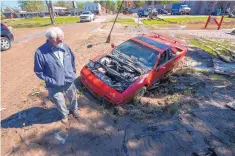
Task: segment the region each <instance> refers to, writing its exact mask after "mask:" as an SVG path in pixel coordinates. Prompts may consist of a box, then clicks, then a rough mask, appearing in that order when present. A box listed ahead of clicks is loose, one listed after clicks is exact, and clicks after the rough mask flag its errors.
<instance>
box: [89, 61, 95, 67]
mask: <svg viewBox="0 0 235 156" xmlns="http://www.w3.org/2000/svg"><path fill="white" fill-rule="evenodd" d="M87 66H88V67H90V68H94V67H95V62H93V61H91V60H90V61H89V63H88V64H87Z"/></svg>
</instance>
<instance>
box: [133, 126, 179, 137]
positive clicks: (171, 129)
mask: <svg viewBox="0 0 235 156" xmlns="http://www.w3.org/2000/svg"><path fill="white" fill-rule="evenodd" d="M174 130H177V127H176V126H174V125H173V126H170V127H168V128H165V129H163V130H159V131H156V132H150V133H146V134H139V135H135V136H134V137H135V138H137V139H140V138H143V137H146V136H154V135H160V134H162V133H164V132H169V131H174Z"/></svg>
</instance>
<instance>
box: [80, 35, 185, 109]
mask: <svg viewBox="0 0 235 156" xmlns="http://www.w3.org/2000/svg"><path fill="white" fill-rule="evenodd" d="M112 48H113V49H112V50H111V52H109V53H107V54H105V55H103V56H97V57H96V58H95V59H93V60H90V61H89V63H88V64H87V65H85V66H84V67H83V68H82V70H81V73H80V76H81V82H82V84H83V86H84V87H85V88H87V89H88V90H89V91H90V92H91V93H92V94H94V95H95V96H97V97H100V98H102V99H105V100H106V101H108V102H110V103H113V104H117V105H121V104H125V103H128V102H130V101H131V100H132V99H136V98H139V97H141V96H142V95H144V93H145V92H146V90H147V89H148V88H150V87H153V86H154V85H155V84H157V83H158V81H159V79H161V78H162V77H163V76H164V75H165V74H166V73H167V72H169V71H170V70H171V69H172V68H174V66H175V65H176V63H177V62H178V61H179V60H181V59H182V58H183V56H184V55H185V54H186V52H187V48H186V47H185V46H183V45H182V44H181V42H180V41H178V40H176V39H174V38H171V37H167V36H163V35H160V34H154V35H141V36H137V37H134V38H131V39H129V40H127V41H125V42H123V43H122V44H120V45H118V46H117V47H116V46H114V45H113V44H112Z"/></svg>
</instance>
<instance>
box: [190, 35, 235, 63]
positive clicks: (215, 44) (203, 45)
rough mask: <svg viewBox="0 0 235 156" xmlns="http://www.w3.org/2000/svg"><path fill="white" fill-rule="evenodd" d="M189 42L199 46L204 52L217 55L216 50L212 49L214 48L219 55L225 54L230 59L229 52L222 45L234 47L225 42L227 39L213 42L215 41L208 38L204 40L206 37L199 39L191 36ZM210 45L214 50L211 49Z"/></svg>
mask: <svg viewBox="0 0 235 156" xmlns="http://www.w3.org/2000/svg"><path fill="white" fill-rule="evenodd" d="M189 42H190V43H191V44H192V45H194V46H196V47H198V48H201V49H202V50H204V51H205V52H207V53H209V54H211V55H213V56H215V57H218V56H217V54H216V52H215V51H214V50H215V49H216V51H217V52H218V53H219V54H220V55H224V56H227V57H229V58H231V59H232V56H231V55H230V52H229V51H228V50H226V49H225V48H224V47H227V48H230V49H234V47H233V46H230V45H229V43H227V41H225V42H215V41H210V40H206V39H201V41H200V40H198V39H196V38H193V39H190V40H189ZM226 44H228V45H226ZM220 45H222V46H224V47H221V46H220ZM207 46H208V47H207ZM210 47H211V48H212V49H214V50H212V49H211V48H210ZM217 48H218V49H217Z"/></svg>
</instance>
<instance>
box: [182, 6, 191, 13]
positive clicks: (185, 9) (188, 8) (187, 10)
mask: <svg viewBox="0 0 235 156" xmlns="http://www.w3.org/2000/svg"><path fill="white" fill-rule="evenodd" d="M190 11H191V8H190V7H189V6H188V5H181V6H180V9H179V12H180V14H181V15H182V14H187V15H189V13H190Z"/></svg>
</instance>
